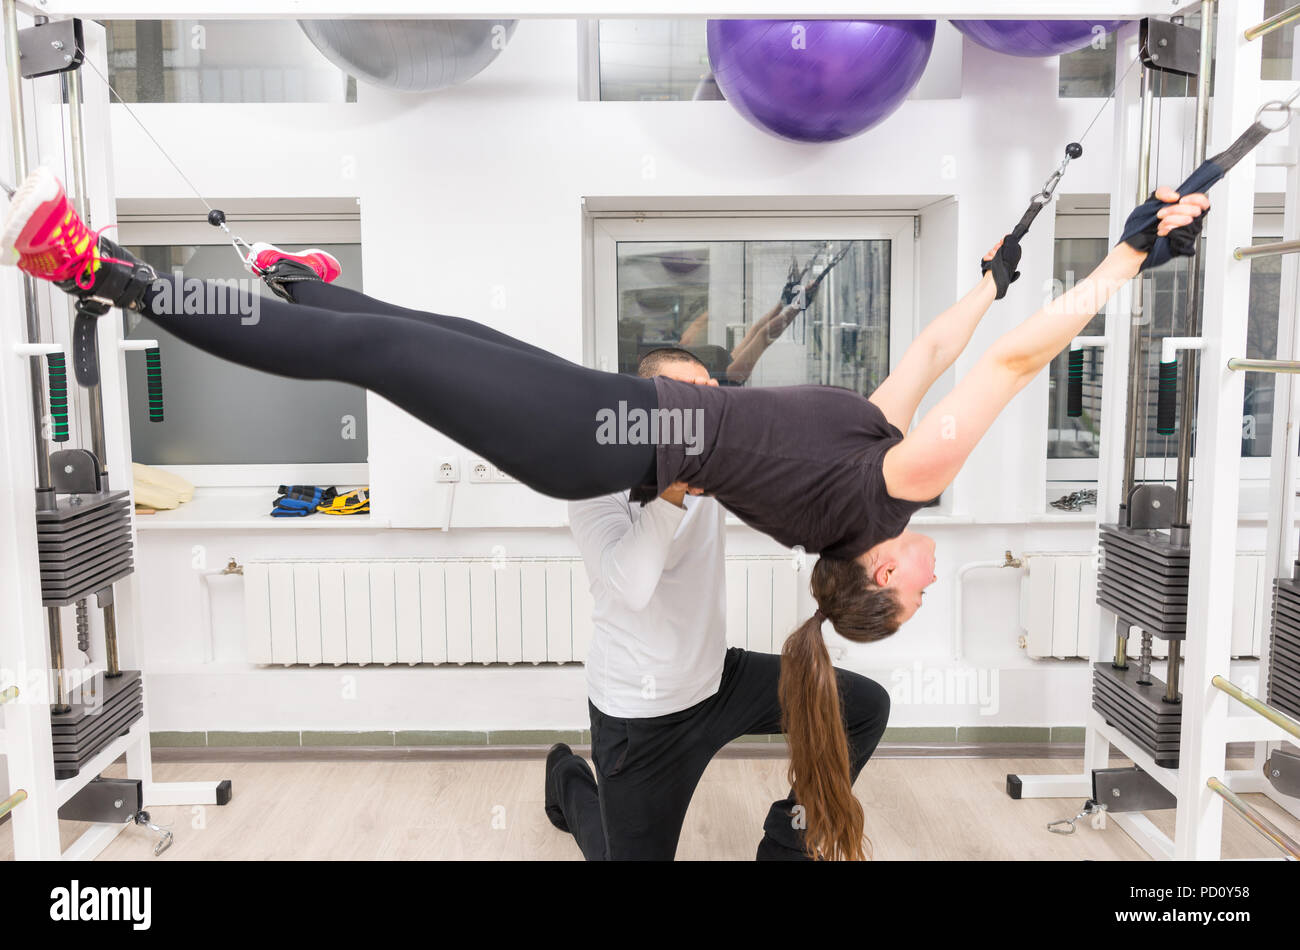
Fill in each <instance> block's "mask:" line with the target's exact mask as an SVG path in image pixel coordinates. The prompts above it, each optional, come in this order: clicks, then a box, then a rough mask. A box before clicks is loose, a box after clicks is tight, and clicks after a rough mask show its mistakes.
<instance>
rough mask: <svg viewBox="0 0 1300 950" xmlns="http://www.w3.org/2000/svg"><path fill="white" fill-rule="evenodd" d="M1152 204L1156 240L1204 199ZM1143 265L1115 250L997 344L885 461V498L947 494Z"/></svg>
mask: <svg viewBox="0 0 1300 950" xmlns="http://www.w3.org/2000/svg"><path fill="white" fill-rule="evenodd" d="M1156 197H1158V198H1160V200H1162V201H1164V202H1167V206H1166V207H1164V208H1161V209H1160V211H1159V213H1158V216H1159V218H1160V224H1159V231H1158V233H1159V234H1160V235H1161V236H1163V235H1166V234H1168V233H1169V232H1170V231H1172V230H1173V229H1174V228H1177V227H1182V226H1184V225H1186V224H1190V223H1191V222H1192V221H1193V220H1194V219H1195V218H1197V217H1199V216H1200V215H1201V213H1202V212H1203V211H1204V210H1206V209H1208V208H1209V206H1210V202H1209V199H1207V198H1206V197H1205V195H1202V194H1194V195H1187V196H1186V197H1185V198H1181V199H1180V198H1179V196H1178V194H1177V193H1176V192H1175V191H1173V189H1171V188H1161V189H1159V190H1158V191H1157V192H1156ZM1145 258H1146V252H1144V251H1138V250H1135V249H1133V248H1132V247H1130V246H1129V245H1128V244H1126V243H1124V242H1120V243H1119V244H1118V245H1116V246H1115V248H1114V249H1113V250H1111V252H1110V254H1108V255H1107V256H1106V259H1105V260H1104V261H1102V262H1101V264H1099V265H1098V266H1097V269H1096V270H1094V271H1093V272H1092V273H1091V274H1089V275H1088V277H1087V278H1085V279H1084V280H1082V281H1080V282H1079V283H1077V284H1076V285H1075V286H1074V287H1073V288H1071V289H1070V290H1069V291H1067V292H1066V293H1064V294H1062V295H1061V296H1060V297H1057V298H1056V299H1055V300H1053V301H1052V302H1051V303H1049V304H1048V305H1047V306H1045V307H1043V308H1042V309H1041V310H1039V311H1038V312H1037V313H1035V314H1034V315H1033V316H1032V317H1030V318H1029V319H1028V320H1026V321H1025V322H1024V323H1022V324H1021V325H1020V326H1018V327H1016V328H1015V329H1013V330H1011V331H1009V332H1007V333H1005V334H1003V335H1002V336H1001V337H999V338H998V340H997V342H996V343H994V344H993V346H991V347H990V348H989V349H988V351H987V352H986V353H985V354H984V355H983V356H982V357H981V358H980V360H979V362H978V363H977V364H976V365H975V366H974V368H972V369H971V371H970V372H969V373H967V374H966V376H965V377H964V378H963V379H962V380H961V381H960V382H959V383H958V384H957V385H956V386H954V387H953V390H952V392H950V393H948V395H946V396H945V397H944V398H943V399H942V400H940V401H939V403H938V404H937V405H936V406H935V407H934V408H933V409H931V410H930V411H929V412H928V413H926V415H925V418H924V419H922V420H921V422H920V423H919V424H918V425H917V427H916V428H915V429H914V430H913V431H912V432H910V433H909V434H908V435H907V437H906V438H905V439H903V441H902V442H900V443H898V445H896V446H894V447H893V448H892V449H890V450H889V452H888V453H886V455H885V460H884V476H885V486H886V488H887V490H888V491H889V494H890V495H892V496H894V497H895V498H901V499H906V500H909V501H927V500H929V499H931V498H934V497H935V496H937V495H938V494H939V493H940V492H942V491H943V490H944V489H945V488H947V487H948V485H949V484H950V483H951V482H952V480H953V478H955V477H956V475H957V472H958V471H959V470H960V469H961V466H962V465H963V464H964V463H965V461H966V459H967V457H968V456H969V455H970V453H971V451H972V450H973V449H974V448H975V445H976V443H978V442H979V440H980V439H981V438H982V437H983V435H984V433H985V432H987V431H988V430H989V427H990V426H991V425H992V424H993V421H994V420H995V419H996V418H997V417H998V414H999V413H1000V412H1001V411H1002V410H1003V409H1004V408H1005V407H1006V405H1007V403H1009V402H1010V401H1011V400H1012V398H1013V397H1014V396H1015V395H1016V394H1017V393H1018V392H1020V391H1021V390H1022V389H1024V388H1025V386H1026V385H1028V383H1029V381H1030V380H1031V379H1033V378H1034V377H1035V376H1036V375H1037V374H1038V373H1039V372H1040V371H1041V370H1042V369H1043V367H1045V366H1046V365H1047V364H1048V363H1049V362H1050V361H1051V360H1052V358H1053V357H1054V356H1056V354H1058V353H1060V352H1061V350H1063V349H1065V348H1066V347H1067V346H1069V344H1070V340H1072V339H1073V338H1074V337H1076V336H1078V335H1079V333H1080V332H1081V331H1082V330H1083V328H1084V327H1085V326H1087V325H1088V322H1089V321H1090V320H1091V319H1092V318H1093V316H1094V315H1095V314H1096V313H1097V311H1099V310H1101V309H1102V308H1103V307H1104V306H1105V305H1106V301H1108V300H1109V299H1110V298H1111V297H1112V296H1113V295H1114V294H1115V292H1116V291H1118V290H1119V289H1120V288H1121V287H1123V286H1124V285H1125V284H1126V283H1128V282H1129V281H1130V280H1132V279H1133V278H1134V277H1136V276H1137V273H1138V270H1139V269H1140V268H1141V266H1142V262H1143V260H1145ZM900 368H901V366H900ZM872 399H873V401H874V399H875V396H874V395H873V396H872ZM882 408H883V407H882ZM891 421H892V420H891ZM895 425H897V423H895ZM900 428H901V427H900Z"/></svg>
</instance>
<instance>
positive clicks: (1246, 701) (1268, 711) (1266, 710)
mask: <svg viewBox="0 0 1300 950" xmlns="http://www.w3.org/2000/svg"><path fill="white" fill-rule="evenodd" d="M1210 685H1211V686H1213V687H1214V688H1215V689H1218V690H1221V691H1223V692H1225V693H1227V694H1228V695H1229V696H1231V697H1232V698H1233V699H1235V700H1236V701H1237V702H1239V703H1241V704H1242V705H1243V706H1245V707H1246V708H1247V709H1249V710H1251V711H1252V712H1256V713H1258V714H1259V715H1261V716H1263V717H1264V718H1265V719H1267V720H1268V721H1269V722H1271V723H1272V724H1273V725H1275V726H1277V727H1278V728H1279V729H1281V730H1282V731H1283V732H1289V733H1290V734H1291V735H1293V736H1295V737H1296V738H1297V739H1300V721H1297V720H1296V719H1294V718H1292V717H1291V716H1288V715H1287V714H1286V713H1284V712H1282V710H1280V709H1276V708H1275V707H1273V706H1270V705H1269V704H1268V703H1266V702H1264V701H1263V700H1262V699H1260V698H1259V697H1257V696H1252V695H1250V693H1248V692H1246V691H1245V690H1244V689H1242V688H1241V687H1240V686H1238V685H1237V684H1236V683H1234V682H1232V681H1231V680H1227V679H1224V678H1223V677H1222V676H1215V677H1214V678H1213V679H1211V680H1210Z"/></svg>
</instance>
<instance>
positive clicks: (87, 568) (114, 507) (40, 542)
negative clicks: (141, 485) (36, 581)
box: [36, 491, 134, 607]
mask: <svg viewBox="0 0 1300 950" xmlns="http://www.w3.org/2000/svg"><path fill="white" fill-rule="evenodd" d="M36 546H37V551H38V555H37V556H38V557H39V558H40V565H41V599H42V600H43V601H44V604H45V606H46V607H62V606H65V605H67V604H71V603H75V602H76V601H78V600H81V599H82V598H84V597H88V596H90V595H91V594H93V593H95V592H96V591H100V590H103V589H104V588H105V587H107V586H108V585H110V584H112V583H113V582H114V581H117V580H121V579H122V578H123V577H126V576H127V575H128V574H130V573H131V571H132V570H133V566H134V562H133V560H132V557H133V554H134V552H133V550H132V546H131V497H130V492H126V491H114V492H103V493H101V494H98V495H65V496H63V497H61V498H60V499H59V501H58V506H57V507H56V508H55V509H54V510H53V511H38V512H37V513H36Z"/></svg>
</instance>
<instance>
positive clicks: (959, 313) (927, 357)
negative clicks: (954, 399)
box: [867, 248, 997, 498]
mask: <svg viewBox="0 0 1300 950" xmlns="http://www.w3.org/2000/svg"><path fill="white" fill-rule="evenodd" d="M994 250H996V248H994ZM991 253H992V252H990V254H991ZM996 294H997V286H996V285H995V284H994V281H993V275H992V273H988V274H985V275H984V276H983V277H982V278H981V279H980V282H979V283H978V284H976V285H975V286H974V287H973V288H972V289H971V290H970V291H969V292H968V293H967V294H966V296H964V297H962V298H961V299H960V300H958V301H957V302H956V303H955V304H953V305H952V306H951V307H949V308H948V309H947V310H945V311H944V312H943V313H941V314H939V315H938V316H937V317H935V318H934V319H933V320H931V321H930V323H929V325H928V326H926V328H925V329H924V330H922V331H921V332H920V333H919V334H918V335H917V337H916V339H915V340H913V341H912V344H911V345H910V346H909V347H908V348H907V350H906V352H904V353H903V358H902V359H901V360H899V361H898V365H897V366H896V367H894V371H893V372H892V373H890V374H889V376H888V377H886V378H885V381H884V382H883V383H881V384H880V385H879V386H877V387H876V389H875V392H873V393H872V394H871V395H870V396H869V397H867V398H868V399H869V400H870V401H871V402H873V403H875V405H876V407H877V408H878V409H879V410H880V411H881V412H883V413H884V414H885V418H886V419H888V420H889V421H890V422H891V423H893V424H894V425H895V426H897V427H898V430H899V431H900V432H906V431H907V426H908V424H909V423H911V421H912V416H914V415H916V407H917V406H919V405H920V404H921V400H922V399H923V398H924V397H925V394H926V393H927V392H928V391H929V389H930V387H931V386H933V385H934V381H935V380H936V379H938V378H939V377H940V376H942V375H943V374H944V373H945V372H947V370H948V367H949V366H951V365H952V364H953V363H954V362H956V360H957V357H958V356H960V355H961V352H962V350H964V349H965V348H966V344H967V343H969V342H970V338H971V336H972V335H973V334H974V333H975V328H976V327H977V326H978V325H979V322H980V320H981V319H982V318H983V316H984V314H985V313H986V312H987V311H988V309H989V305H990V304H992V303H993V300H994V298H995V296H996ZM936 494H937V492H936ZM930 497H932V498H933V497H934V496H933V495H931V496H930Z"/></svg>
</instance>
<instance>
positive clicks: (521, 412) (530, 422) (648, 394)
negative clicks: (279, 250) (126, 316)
mask: <svg viewBox="0 0 1300 950" xmlns="http://www.w3.org/2000/svg"><path fill="white" fill-rule="evenodd" d="M160 280H162V281H166V282H168V283H170V281H171V278H170V277H162V278H160ZM205 289H206V293H207V295H206V297H205V306H204V310H205V312H204V313H201V314H176V315H171V314H167V313H161V314H160V313H157V312H156V310H155V306H154V303H155V298H156V296H157V295H158V294H159V293H166V294H171V295H172V296H171V297H170V298H169V299H170V300H175V299H177V295H175V293H174V291H173V289H172V288H171V287H170V286H168V287H165V288H160V287H157V286H156V285H155V288H154V289H151V290H150V291H149V292H148V294H147V295H146V298H145V306H144V308H143V314H144V316H146V317H148V318H149V319H150V320H153V321H155V322H156V323H158V324H159V326H162V327H165V328H166V329H167V330H168V331H170V332H171V333H174V334H175V335H176V336H178V337H180V338H181V339H182V340H184V341H186V342H187V343H191V344H193V345H194V346H197V347H198V348H199V349H201V350H204V351H206V352H208V353H211V354H213V355H214V356H220V357H224V358H225V359H228V360H231V361H232V362H235V363H239V364H241V365H243V366H249V367H252V368H253V369H260V370H263V371H265V372H268V373H276V374H278V375H280V376H289V377H293V378H295V379H330V380H337V381H339V382H345V383H353V384H355V385H358V386H363V387H365V388H366V389H369V390H372V391H373V392H376V393H378V394H379V395H381V396H383V397H384V398H385V399H387V400H389V401H390V402H392V403H394V404H395V405H397V406H399V407H400V408H402V409H405V410H406V411H407V412H409V413H410V414H411V415H413V416H415V417H416V418H417V419H419V420H420V421H421V422H424V423H426V424H427V425H430V426H432V427H433V428H435V429H437V430H438V431H439V432H442V433H443V434H445V435H447V436H449V437H450V438H452V439H454V440H455V441H456V442H458V443H460V444H461V445H463V446H465V448H467V449H469V450H470V451H471V452H473V453H475V454H476V455H481V456H483V458H485V459H487V460H488V461H489V462H491V463H492V464H493V465H496V466H497V467H498V468H500V469H501V470H502V471H504V472H507V473H508V474H509V475H510V476H511V477H513V478H517V479H518V480H519V481H520V482H522V483H523V484H525V485H527V486H528V487H530V488H532V489H534V490H536V491H539V492H541V493H542V494H544V495H550V496H552V497H554V498H567V499H577V498H594V497H596V496H599V495H607V494H610V493H612V492H618V491H623V490H626V489H629V488H634V487H636V486H638V485H641V484H643V483H646V482H653V481H654V466H655V447H654V446H653V445H650V444H621V443H611V444H601V443H600V442H598V441H597V438H596V432H597V413H598V412H599V411H600V410H602V409H611V410H613V411H615V412H618V409H619V403H620V402H622V403H626V404H627V408H628V409H629V410H632V409H642V410H644V411H646V412H649V411H650V410H653V409H654V408H655V407H656V406H657V404H658V397H657V395H656V392H655V385H654V381H653V380H649V379H642V378H640V377H637V376H626V375H622V374H619V373H604V372H600V371H598V370H593V369H587V368H586V367H583V366H579V365H578V364H576V363H571V362H569V361H568V360H565V359H562V358H561V357H559V356H556V355H555V354H553V353H548V352H546V351H545V350H542V349H539V348H538V347H535V346H531V345H529V344H527V343H523V342H521V341H519V340H516V339H514V338H513V337H510V336H507V335H506V334H504V333H499V332H497V331H496V330H493V329H491V328H490V327H486V326H484V325H483V324H481V323H475V322H474V321H472V320H465V319H462V318H459V317H447V316H443V315H441V314H436V313H422V312H420V311H418V310H408V309H406V308H404V307H397V306H393V305H392V304H387V303H383V302H382V301H379V300H375V299H373V298H371V297H367V296H366V295H365V294H361V293H357V292H356V291H352V290H347V289H346V288H343V287H338V286H335V285H333V284H326V283H323V282H320V281H301V282H297V283H295V284H294V285H293V291H292V292H293V296H294V299H295V300H296V301H297V302H296V303H288V302H286V301H283V300H280V299H278V298H273V297H269V296H263V297H259V298H258V299H257V300H256V301H255V303H256V305H257V306H258V307H259V308H260V309H259V311H258V312H257V314H256V319H255V320H254V319H251V318H250V316H249V315H248V308H249V300H248V297H247V291H241V290H240V289H239V288H238V287H236V286H232V285H231V284H224V283H212V282H208V283H207V285H206V288H205ZM240 294H243V298H242V300H241V299H240V296H239V295H240ZM165 303H166V301H164V304H165ZM241 303H242V304H243V307H242V308H241V306H240V304H241ZM213 311H215V312H213Z"/></svg>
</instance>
